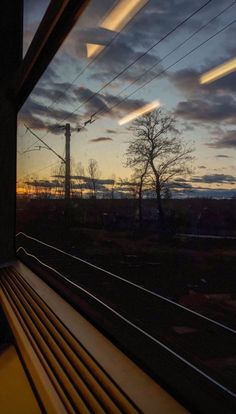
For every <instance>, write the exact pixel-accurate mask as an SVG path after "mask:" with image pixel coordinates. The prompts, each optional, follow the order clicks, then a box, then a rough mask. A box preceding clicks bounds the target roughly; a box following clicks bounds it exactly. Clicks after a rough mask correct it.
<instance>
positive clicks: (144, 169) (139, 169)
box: [131, 162, 150, 228]
mask: <svg viewBox="0 0 236 414" xmlns="http://www.w3.org/2000/svg"><path fill="white" fill-rule="evenodd" d="M149 169H150V167H149V163H148V162H144V163H143V165H140V166H136V167H135V168H134V173H133V174H132V176H131V181H132V182H135V183H136V197H137V198H138V216H139V226H140V228H141V227H142V224H143V193H144V190H145V189H146V187H147V185H148V184H149V174H148V171H149Z"/></svg>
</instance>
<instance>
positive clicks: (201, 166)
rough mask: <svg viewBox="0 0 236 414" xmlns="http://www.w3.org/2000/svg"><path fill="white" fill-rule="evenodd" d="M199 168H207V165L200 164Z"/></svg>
mask: <svg viewBox="0 0 236 414" xmlns="http://www.w3.org/2000/svg"><path fill="white" fill-rule="evenodd" d="M198 168H200V169H202V170H203V169H205V168H206V167H205V165H199V167H198Z"/></svg>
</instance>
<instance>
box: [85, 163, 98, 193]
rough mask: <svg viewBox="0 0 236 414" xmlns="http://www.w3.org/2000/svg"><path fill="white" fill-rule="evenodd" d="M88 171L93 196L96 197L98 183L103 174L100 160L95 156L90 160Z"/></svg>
mask: <svg viewBox="0 0 236 414" xmlns="http://www.w3.org/2000/svg"><path fill="white" fill-rule="evenodd" d="M87 172H88V177H89V184H90V187H91V190H92V196H93V198H96V196H97V185H98V180H99V177H100V176H101V172H100V170H99V167H98V162H97V160H95V159H94V158H91V159H90V160H89V161H88V167H87Z"/></svg>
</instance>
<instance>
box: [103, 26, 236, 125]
mask: <svg viewBox="0 0 236 414" xmlns="http://www.w3.org/2000/svg"><path fill="white" fill-rule="evenodd" d="M235 22H236V19H235V20H233V21H232V22H230V23H228V24H227V25H226V26H224V27H223V28H222V29H220V30H218V31H217V32H216V33H214V34H213V35H211V36H210V37H208V38H207V39H206V40H204V41H203V42H201V43H200V44H199V45H198V46H196V47H194V48H193V49H192V50H190V51H189V52H187V53H186V54H185V55H183V56H182V57H181V58H179V59H178V60H176V61H175V62H174V63H172V64H171V65H169V66H167V68H165V69H163V70H162V71H161V72H159V73H156V74H155V76H154V77H153V78H152V79H150V80H148V81H147V82H145V83H144V84H143V85H141V86H140V87H139V88H137V89H135V90H134V91H133V92H132V93H130V94H129V95H127V96H125V97H124V99H122V100H121V101H120V102H117V103H115V104H114V105H113V106H111V107H110V108H108V110H106V111H104V112H103V113H102V114H101V115H100V116H103V115H104V114H106V113H108V112H110V111H111V110H112V109H113V108H115V107H116V106H118V105H120V104H121V103H123V102H125V101H126V100H127V99H128V98H130V96H132V95H134V94H135V93H136V92H138V91H139V90H140V89H142V88H144V87H145V86H146V85H148V84H149V83H151V82H152V81H153V80H154V79H156V78H157V77H159V76H161V75H163V74H164V73H165V72H167V70H169V69H171V68H172V67H173V66H175V65H177V63H179V62H181V61H182V60H183V59H185V58H186V57H187V56H189V55H190V54H192V53H193V52H195V51H196V50H197V49H199V48H200V47H201V46H203V45H204V44H206V43H207V42H209V40H211V39H213V38H214V37H215V36H217V35H218V34H220V33H222V32H223V31H224V30H226V29H228V28H229V27H230V26H231V25H232V24H234V23H235ZM97 119H98V118H97ZM97 119H96V120H97Z"/></svg>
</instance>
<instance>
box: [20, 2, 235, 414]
mask: <svg viewBox="0 0 236 414" xmlns="http://www.w3.org/2000/svg"><path fill="white" fill-rule="evenodd" d="M157 3H158V5H157ZM205 3H206V2H205V1H203V0H201V1H191V2H190V1H188V0H182V1H181V2H176V1H174V0H173V1H172V0H171V1H168V2H157V1H156V0H153V1H152V0H150V1H149V2H145V5H144V2H139V3H137V2H136V5H135V3H134V2H130V1H127V2H126V1H125V2H123V1H121V2H116V1H105V0H104V1H100V2H97V1H91V2H89V5H88V7H87V8H86V9H85V11H84V13H83V15H82V16H81V17H80V19H79V21H78V22H77V24H76V25H75V26H74V28H73V30H72V31H71V33H70V35H69V36H68V37H67V39H66V40H65V42H64V44H63V45H62V47H61V48H60V50H59V51H58V53H57V55H56V56H55V58H54V59H53V61H52V62H51V64H50V66H49V67H48V69H47V70H46V72H45V73H44V75H43V76H42V78H41V79H40V81H39V82H38V84H37V86H36V87H35V89H34V90H33V92H32V94H31V96H30V97H29V99H28V100H27V102H26V103H25V105H24V107H23V108H22V110H21V111H20V113H19V118H18V163H17V168H18V175H17V230H18V231H23V232H24V233H25V234H27V235H28V236H33V237H34V238H35V239H37V240H41V241H42V242H45V243H47V244H49V245H52V246H56V247H57V248H59V249H61V250H63V251H65V252H67V253H69V254H70V255H71V256H73V257H71V256H68V257H67V256H66V259H65V256H63V259H62V258H61V254H60V253H59V252H58V251H53V253H50V252H51V250H50V249H51V248H50V247H46V246H44V247H43V245H42V244H40V243H39V242H38V241H36V240H32V239H29V238H27V236H25V235H22V234H20V235H18V236H17V246H18V248H19V251H18V254H19V255H20V257H22V258H23V259H24V260H25V261H27V263H30V265H31V266H33V265H35V264H37V269H38V267H40V266H41V265H40V263H39V262H37V263H36V262H35V261H36V259H35V258H33V257H32V256H29V254H32V255H33V256H34V257H36V258H39V260H41V262H43V263H45V264H47V265H49V266H51V267H56V269H57V270H58V271H59V272H61V273H62V274H64V275H66V277H67V278H71V280H72V281H73V283H77V284H79V285H81V286H82V287H83V288H84V289H87V290H88V291H89V292H91V294H93V295H94V296H95V297H97V298H98V299H99V300H100V301H101V302H102V303H105V305H108V306H110V307H112V308H114V309H116V311H117V312H119V313H120V314H122V315H125V317H126V318H128V319H129V320H130V321H131V322H132V323H134V324H135V325H137V326H138V327H139V328H140V329H142V330H143V331H145V332H147V333H148V334H150V335H152V336H153V337H155V338H156V339H157V340H158V341H160V342H161V343H163V344H164V345H168V346H169V347H171V349H173V351H174V352H176V353H179V354H180V355H181V356H182V357H184V358H187V359H188V361H189V362H190V363H191V364H192V365H194V366H197V367H198V368H199V369H200V370H203V371H204V372H205V373H206V374H207V375H209V376H211V377H212V378H214V380H216V381H218V382H220V383H221V384H223V385H224V386H225V387H226V388H228V389H230V390H231V391H233V392H235V391H236V388H235V383H236V381H235V372H236V370H235V369H236V351H235V350H236V345H235V342H234V337H235V332H236V322H235V312H236V283H235V266H236V253H235V252H236V249H235V248H236V116H235V114H236V95H235V82H236V78H235V76H236V73H235V71H234V72H233V71H231V70H230V72H231V73H229V68H228V69H227V70H228V72H227V73H228V76H227V77H225V78H222V79H221V80H219V82H211V83H209V85H207V84H206V85H205V86H204V87H202V86H201V84H200V83H199V78H200V76H201V75H202V74H203V73H204V74H207V72H208V71H209V68H217V66H218V64H219V62H228V64H229V62H231V65H233V62H235V35H236V32H235V30H236V29H235V23H232V22H233V21H234V20H233V19H234V18H235V13H236V3H235V2H233V3H232V2H231V1H227V2H226V3H225V2H224V3H225V4H223V3H222V1H221V0H214V2H210V3H208V4H207V5H205ZM231 3H232V4H231ZM122 4H123V5H124V4H125V7H123V8H122V12H121V11H117V10H119V9H118V7H121V5H122ZM180 4H181V7H180ZM204 5H205V6H204ZM131 6H132V7H133V9H132V10H131V9H129V10H128V7H130V8H131ZM201 6H202V8H201V10H198V9H199V8H200V7H201ZM136 7H138V9H137V8H136ZM124 13H125V15H124ZM193 13H195V14H193ZM134 14H135V15H134ZM190 15H191V16H192V17H191V18H189V20H188V21H185V23H182V24H181V25H180V23H181V22H182V21H184V19H186V17H188V16H190ZM132 16H133V17H132ZM127 19H128V20H127ZM109 20H110V23H109ZM127 21H129V22H130V24H128V25H126V26H125V24H126V23H127ZM98 22H103V23H102V24H101V26H103V27H101V26H99V23H98ZM177 25H179V27H178V29H176V30H175V29H174V28H175V27H176V26H177ZM111 30H112V33H110V31H111ZM114 31H115V33H116V36H114V37H109V36H110V35H114ZM117 31H120V32H117ZM107 32H108V33H107ZM168 33H170V34H168ZM106 36H108V38H109V42H107V41H105V40H106V39H105V38H106ZM108 38H107V39H108ZM161 39H163V40H161ZM86 44H87V49H86ZM100 44H103V45H104V44H106V45H107V46H106V47H105V48H104V50H103V52H102V53H100V54H97V51H96V47H97V45H98V47H99V48H100V47H102V46H100ZM88 57H90V59H89V60H88ZM95 57H96V59H94V58H95ZM163 58H164V59H163ZM221 69H222V67H221ZM224 71H225V68H224ZM222 74H223V72H222ZM222 74H221V76H222ZM225 74H226V72H224V75H225ZM211 76H212V75H211ZM214 76H215V75H214ZM212 79H213V78H212ZM157 98H158V101H156V99H157ZM160 102H161V106H160ZM24 124H25V125H26V126H27V127H29V128H28V129H26V127H25V126H24ZM32 131H33V134H32ZM35 135H36V136H35ZM37 136H39V137H40V138H41V139H43V142H44V143H45V144H47V145H44V144H43V142H42V141H39V140H38V139H37ZM47 146H49V147H50V148H51V149H53V151H54V152H52V151H50V150H48V147H47ZM56 154H57V155H58V156H59V157H58V156H57V155H56ZM62 160H65V162H62ZM68 184H69V192H68ZM65 187H66V188H67V191H65ZM23 248H24V249H25V250H23ZM26 252H28V253H29V254H27V253H26ZM75 257H77V259H75ZM84 261H85V262H86V263H87V264H86V263H85V262H84ZM88 263H89V264H88ZM94 266H97V267H99V268H102V269H105V270H106V271H108V272H110V273H109V274H108V273H105V272H103V271H100V270H98V269H97V267H96V268H95V267H94ZM44 271H45V269H44ZM112 275H113V276H112ZM116 276H118V277H120V278H122V280H121V279H119V278H117V277H116ZM124 279H126V280H127V281H129V282H132V283H133V284H135V286H133V285H132V287H131V285H128V284H127V283H125V281H124ZM142 287H144V288H145V289H147V290H148V292H146V293H144V292H143V290H142ZM137 297H138V298H139V300H138V303H137ZM71 300H72V299H71ZM173 302H174V303H175V304H176V305H173ZM170 303H172V305H173V307H172V306H171V305H170ZM101 308H102V305H101ZM183 308H184V309H183ZM185 309H187V310H185ZM86 310H87V309H86ZM86 310H85V311H86ZM99 312H100V310H99ZM99 312H97V314H99ZM94 313H96V312H94ZM201 315H202V316H201ZM107 318H108V315H106V317H104V318H103V320H104V325H105V324H106V320H107ZM204 318H207V319H204ZM218 324H220V326H221V327H219V325H218ZM109 326H114V331H115V324H113V323H110V325H109ZM103 328H104V330H105V327H103ZM212 332H213V333H212ZM115 334H116V332H114V335H115ZM211 335H212V336H211ZM111 336H112V335H111ZM128 336H129V338H130V340H132V335H128ZM226 338H227V339H226ZM226 344H227V346H226ZM136 348H137V349H138V346H137V347H136ZM156 354H158V353H156ZM147 355H149V353H148V351H147V352H146V357H147V358H148V356H147ZM138 357H139V356H138ZM150 358H152V361H151V362H150V361H149V362H147V361H146V362H145V365H149V366H151V369H153V370H155V369H157V371H158V367H153V366H152V363H153V361H154V359H155V358H154V355H153V354H152V353H151V352H150ZM232 367H233V368H232ZM199 411H200V410H199Z"/></svg>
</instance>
